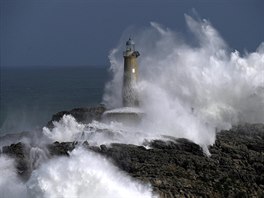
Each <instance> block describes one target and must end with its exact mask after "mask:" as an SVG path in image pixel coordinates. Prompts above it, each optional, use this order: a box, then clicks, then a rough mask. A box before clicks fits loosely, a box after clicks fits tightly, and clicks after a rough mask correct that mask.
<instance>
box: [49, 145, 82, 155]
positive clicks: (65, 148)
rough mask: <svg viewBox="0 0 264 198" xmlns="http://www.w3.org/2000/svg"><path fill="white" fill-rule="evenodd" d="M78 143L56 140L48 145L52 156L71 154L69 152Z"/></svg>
mask: <svg viewBox="0 0 264 198" xmlns="http://www.w3.org/2000/svg"><path fill="white" fill-rule="evenodd" d="M76 145H77V142H61V143H60V142H54V143H53V144H50V145H48V150H49V152H50V154H51V155H52V156H54V155H58V156H60V155H66V156H69V152H71V151H72V150H73V149H74V148H75V146H76Z"/></svg>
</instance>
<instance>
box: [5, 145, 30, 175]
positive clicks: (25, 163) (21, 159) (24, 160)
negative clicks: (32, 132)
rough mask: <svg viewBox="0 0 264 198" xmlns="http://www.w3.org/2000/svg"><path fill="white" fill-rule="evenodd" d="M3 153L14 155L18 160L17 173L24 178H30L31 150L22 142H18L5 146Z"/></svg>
mask: <svg viewBox="0 0 264 198" xmlns="http://www.w3.org/2000/svg"><path fill="white" fill-rule="evenodd" d="M2 153H3V154H6V155H9V156H10V157H13V158H14V159H15V161H16V168H17V173H18V174H19V175H20V176H21V177H22V178H23V179H25V180H26V179H28V178H29V176H30V173H31V167H30V164H29V150H28V148H27V147H26V146H25V145H24V144H23V143H21V142H19V143H17V144H11V145H10V146H4V147H3V148H2Z"/></svg>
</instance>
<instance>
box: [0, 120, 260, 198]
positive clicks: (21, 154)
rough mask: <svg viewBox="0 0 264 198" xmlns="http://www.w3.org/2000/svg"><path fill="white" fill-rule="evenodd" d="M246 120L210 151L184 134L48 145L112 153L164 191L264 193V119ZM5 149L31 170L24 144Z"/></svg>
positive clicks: (63, 150)
mask: <svg viewBox="0 0 264 198" xmlns="http://www.w3.org/2000/svg"><path fill="white" fill-rule="evenodd" d="M244 126H245V128H243V126H239V127H234V128H232V129H231V130H229V131H222V132H220V133H218V134H217V137H216V141H215V144H214V145H213V146H210V147H209V151H210V153H211V156H210V157H209V156H206V155H204V154H203V152H202V149H201V148H200V146H199V145H197V144H195V143H193V142H191V141H189V140H186V139H175V140H170V141H167V142H165V141H161V140H153V141H150V142H145V144H144V145H145V146H147V147H144V146H135V145H127V144H117V143H115V144H111V145H100V146H98V147H97V146H91V145H89V142H87V141H85V142H83V143H82V144H81V143H79V144H77V143H76V142H75V143H71V142H64V143H63V142H61V143H59V142H54V143H53V144H51V145H49V146H48V150H49V152H50V155H51V157H52V156H54V157H55V156H58V155H66V156H67V155H68V154H69V152H70V151H72V150H73V149H74V148H75V147H76V146H79V145H82V146H83V147H84V148H86V149H88V150H92V151H94V152H96V153H99V154H101V155H103V156H105V157H107V158H109V159H110V160H111V161H112V162H113V163H114V164H115V165H116V166H118V167H119V168H120V169H122V170H123V171H125V172H127V173H128V174H129V175H130V176H132V177H134V178H136V179H138V180H141V181H143V182H147V183H150V184H151V185H152V186H153V189H154V191H155V192H156V193H157V194H158V195H160V197H264V193H263V192H264V149H263V148H264V125H248V124H247V125H244ZM247 130H248V131H247ZM147 148H148V149H147ZM3 152H4V153H6V154H9V155H10V156H13V157H15V158H16V159H17V161H18V164H19V163H21V165H19V166H18V170H19V171H24V172H26V171H27V168H28V166H23V162H24V161H26V160H24V159H26V158H27V156H28V154H27V152H28V149H27V148H25V147H24V146H23V144H21V143H18V144H12V145H10V146H8V147H4V148H3Z"/></svg>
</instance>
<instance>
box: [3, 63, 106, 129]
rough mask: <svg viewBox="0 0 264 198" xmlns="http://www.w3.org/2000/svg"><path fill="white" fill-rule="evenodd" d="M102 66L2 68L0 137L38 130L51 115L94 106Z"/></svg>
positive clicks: (103, 72) (101, 88)
mask: <svg viewBox="0 0 264 198" xmlns="http://www.w3.org/2000/svg"><path fill="white" fill-rule="evenodd" d="M107 80H108V71H107V67H106V66H97V67H95V66H72V67H63V66H60V67H58V66H57V67H51V66H35V67H32V66H31V67H29V66H26V67H2V68H1V89H0V96H1V98H0V134H4V133H15V132H21V131H26V130H33V129H36V128H42V126H43V125H45V124H46V123H47V122H48V121H49V120H50V119H51V116H52V114H54V113H56V112H59V111H63V110H70V109H72V108H76V107H87V106H92V105H98V104H100V103H101V101H102V95H103V91H104V86H105V83H106V82H107Z"/></svg>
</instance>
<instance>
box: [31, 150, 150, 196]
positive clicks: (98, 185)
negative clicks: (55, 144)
mask: <svg viewBox="0 0 264 198" xmlns="http://www.w3.org/2000/svg"><path fill="white" fill-rule="evenodd" d="M27 186H28V190H29V192H30V196H31V197H32V198H36V197H47V198H49V197H69V198H73V197H76V198H77V197H78V198H86V197H93V198H104V197H109V198H110V197H115V198H121V197H126V198H130V197H131V198H134V197H138V198H147V197H152V193H151V188H150V186H147V185H143V184H140V183H139V182H136V181H134V180H132V179H130V178H129V177H128V176H126V175H125V174H124V173H122V172H120V170H118V169H117V168H116V167H114V166H113V165H112V164H111V163H109V162H108V161H107V160H106V159H105V158H103V157H101V156H99V155H98V154H95V153H92V152H89V151H87V150H83V149H75V150H74V151H73V152H72V153H71V155H70V158H68V157H60V158H57V159H53V160H50V161H48V162H47V163H45V164H43V165H42V166H41V167H40V168H39V169H37V170H36V171H34V172H33V174H32V176H31V178H30V180H29V181H28V183H27Z"/></svg>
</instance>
